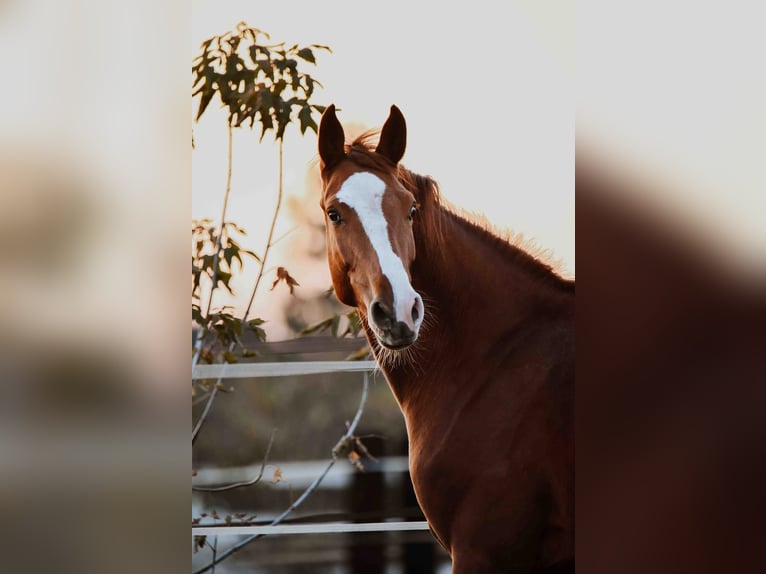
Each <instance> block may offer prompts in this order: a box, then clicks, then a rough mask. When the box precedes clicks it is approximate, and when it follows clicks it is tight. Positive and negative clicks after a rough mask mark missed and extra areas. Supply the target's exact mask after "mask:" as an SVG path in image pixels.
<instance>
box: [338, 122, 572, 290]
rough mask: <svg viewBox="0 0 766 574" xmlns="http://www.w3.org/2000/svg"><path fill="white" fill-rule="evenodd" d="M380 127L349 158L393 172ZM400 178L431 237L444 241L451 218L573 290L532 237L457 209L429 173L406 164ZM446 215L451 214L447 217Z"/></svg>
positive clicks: (351, 148) (360, 139)
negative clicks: (380, 149)
mask: <svg viewBox="0 0 766 574" xmlns="http://www.w3.org/2000/svg"><path fill="white" fill-rule="evenodd" d="M379 133H380V132H379V130H377V129H373V130H368V131H366V132H364V133H362V134H361V135H359V136H357V137H356V138H355V139H354V140H353V141H352V142H351V143H350V144H347V145H346V155H347V157H348V159H350V160H351V161H352V162H354V163H355V164H356V165H358V166H360V167H363V168H365V169H369V170H372V171H378V172H390V171H391V169H392V164H391V161H390V160H389V159H388V158H386V157H384V156H382V155H380V154H377V153H375V144H376V140H377V136H378V135H379ZM396 169H397V178H398V179H399V181H400V182H401V183H402V185H404V186H405V187H406V188H407V189H408V190H409V191H410V192H412V193H413V195H415V198H416V199H417V201H418V204H419V209H418V218H419V219H420V221H421V223H422V225H423V226H424V227H425V228H426V229H427V232H428V233H429V235H430V236H432V237H435V238H436V239H437V241H441V242H443V238H444V233H445V226H446V225H447V224H448V222H449V221H450V220H451V221H452V222H454V223H455V224H456V225H459V226H461V227H463V228H464V229H468V230H470V231H473V232H474V233H475V234H476V235H478V236H480V237H481V238H482V239H483V240H484V241H485V242H487V243H488V244H489V245H493V246H494V247H495V248H497V249H499V250H501V251H503V252H504V253H505V254H506V255H507V256H508V257H509V259H511V260H513V261H515V262H516V263H518V264H519V265H520V266H521V267H523V268H525V269H527V270H528V271H530V272H531V273H532V274H533V275H535V276H537V277H539V278H540V279H542V280H544V281H552V282H553V283H555V284H556V285H558V286H560V287H563V288H565V289H567V290H571V291H574V286H575V283H574V280H570V279H565V278H564V277H562V271H561V269H562V268H563V264H562V262H561V261H560V260H557V259H554V258H553V256H552V253H551V251H550V250H548V249H544V248H542V247H540V246H539V245H538V244H537V243H536V242H535V241H534V240H533V239H529V238H525V237H524V234H523V233H521V232H514V231H512V230H502V229H499V228H498V227H496V226H495V225H493V224H492V223H491V222H490V221H489V220H488V219H487V218H486V216H484V215H481V214H477V213H473V212H470V211H467V210H465V209H462V208H458V207H456V206H454V205H452V204H451V203H450V202H448V201H447V200H445V199H444V198H443V196H442V194H441V190H440V189H439V184H438V183H437V182H436V181H435V180H434V179H433V178H432V177H431V176H428V175H421V174H418V173H415V172H413V171H410V170H409V169H407V168H406V167H404V166H403V165H401V164H399V165H398V166H397V167H396ZM444 215H447V216H448V217H446V218H445V217H444Z"/></svg>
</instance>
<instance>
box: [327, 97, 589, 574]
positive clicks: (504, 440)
mask: <svg viewBox="0 0 766 574" xmlns="http://www.w3.org/2000/svg"><path fill="white" fill-rule="evenodd" d="M369 139H370V138H369V134H368V135H367V136H362V137H360V138H357V140H355V141H354V142H353V143H351V144H350V145H346V142H345V135H344V132H343V127H342V126H341V124H340V122H339V121H338V118H337V116H336V113H335V107H334V106H329V107H328V108H327V109H326V110H325V112H324V114H323V116H322V120H321V123H320V127H319V156H320V167H321V177H322V184H323V190H322V199H321V206H322V209H323V210H324V211H325V214H326V217H327V220H326V233H327V257H328V262H329V266H330V272H331V275H332V283H333V287H334V290H335V294H336V295H337V297H338V299H339V300H340V301H341V302H342V303H344V304H346V305H349V306H352V307H356V308H357V310H358V312H359V315H360V317H361V318H362V323H363V325H364V328H365V331H366V334H367V339H368V340H369V342H370V345H371V347H372V349H373V352H374V354H375V357H376V359H377V361H378V363H379V365H380V368H381V370H382V371H383V373H384V374H385V376H386V379H387V380H388V382H389V384H390V386H391V389H392V390H393V393H394V395H395V397H396V400H397V401H398V403H399V406H400V407H401V410H402V412H403V413H404V417H405V421H406V425H407V434H408V437H409V444H410V448H409V457H410V472H411V476H412V481H413V485H414V487H415V493H416V495H417V498H418V502H419V503H420V506H421V507H422V509H423V513H424V514H425V516H426V519H427V520H428V524H429V526H430V528H431V531H432V532H433V535H434V536H435V537H436V538H437V540H438V541H439V542H440V543H441V544H442V546H444V548H445V549H446V550H447V551H448V552H449V553H450V555H451V557H452V562H453V572H454V573H455V574H483V573H487V574H489V573H503V574H506V573H517V572H518V573H522V572H524V573H526V572H543V571H550V572H553V571H557V572H559V571H561V572H563V571H574V433H573V418H574V363H575V335H574V291H575V289H574V282H573V281H567V280H564V279H562V278H561V277H559V276H557V275H556V274H555V273H554V272H553V271H552V269H551V268H550V267H549V266H547V265H545V264H543V263H542V262H540V261H538V260H537V259H535V258H534V257H533V256H531V255H530V254H529V253H527V252H525V251H523V250H522V249H520V248H518V247H516V246H514V245H512V244H511V243H510V242H508V241H507V240H505V239H503V238H501V237H499V236H498V235H496V234H495V233H493V232H491V231H490V230H489V229H488V228H487V227H486V226H483V225H479V224H476V223H474V222H471V221H469V220H468V219H467V218H465V217H463V216H461V215H459V214H458V213H457V212H456V211H455V210H452V209H450V208H448V207H447V206H445V205H444V203H443V201H442V200H441V197H440V193H439V190H438V187H437V185H436V183H435V182H434V181H433V180H432V179H431V178H429V177H426V176H422V175H417V174H415V173H413V172H411V171H409V170H407V169H406V168H404V167H403V166H401V165H400V164H399V161H400V160H401V158H402V156H403V155H404V151H405V146H406V139H407V138H406V124H405V120H404V116H403V115H402V113H401V112H400V111H399V109H398V108H397V107H396V106H392V107H391V111H390V114H389V116H388V119H387V120H386V122H385V124H384V125H383V128H382V130H381V132H380V138H379V141H378V144H377V146H376V147H375V148H373V147H372V146H370V145H369V143H368V142H369Z"/></svg>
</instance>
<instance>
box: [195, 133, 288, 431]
mask: <svg viewBox="0 0 766 574" xmlns="http://www.w3.org/2000/svg"><path fill="white" fill-rule="evenodd" d="M230 129H231V128H230ZM229 133H231V132H229ZM283 149H284V144H283V142H282V140H281V139H280V140H279V186H278V188H277V204H276V206H275V207H274V215H273V216H272V218H271V226H270V227H269V235H268V236H267V238H266V248H265V249H264V250H263V257H261V261H260V263H261V266H260V269H259V270H258V277H257V278H256V280H255V285H254V286H253V291H252V293H251V294H250V301H248V303H247V308H246V309H245V314H244V316H243V318H242V322H243V323H244V322H247V318H248V316H249V315H250V310H251V309H252V306H253V301H255V294H256V293H257V292H258V287H259V286H260V284H261V279H262V278H263V272H264V270H265V269H266V260H267V259H268V257H269V251H270V250H271V247H272V245H273V238H274V228H275V227H276V224H277V217H278V216H279V210H280V208H281V207H282V158H283ZM229 157H230V158H231V154H230V155H229ZM229 167H231V166H229ZM229 172H230V173H231V170H229ZM217 253H218V251H216V254H217ZM209 310H210V306H209V304H208V311H209ZM202 336H203V333H200V336H199V338H198V339H197V343H198V344H199V350H200V351H201V349H202ZM235 346H236V345H235V343H233V342H232V343H230V344H229V352H231V351H233V350H234V348H235ZM194 357H195V360H194V361H193V362H192V368H193V367H194V365H196V363H197V359H198V357H199V352H197V351H196V350H195V354H194ZM221 380H222V379H221V378H220V377H219V379H218V380H217V381H216V384H215V386H214V387H213V392H212V393H211V394H210V398H209V399H208V402H207V404H206V405H205V409H204V410H203V411H202V415H201V416H200V418H199V420H198V421H197V424H196V425H194V430H193V431H192V445H193V444H194V442H195V441H196V440H197V435H198V434H199V431H200V429H201V428H202V425H203V424H204V423H205V420H206V419H207V415H208V413H209V412H210V408H211V407H212V406H213V401H214V400H215V397H216V395H217V394H218V385H219V384H220V382H221Z"/></svg>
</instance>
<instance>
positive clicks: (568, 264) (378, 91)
mask: <svg viewBox="0 0 766 574" xmlns="http://www.w3.org/2000/svg"><path fill="white" fill-rule="evenodd" d="M546 4H547V7H546V8H544V9H543V8H537V7H536V6H537V4H536V3H534V2H515V3H512V4H508V3H502V4H499V3H497V2H489V1H486V0H480V1H478V2H476V1H474V2H470V3H467V2H466V3H453V5H452V6H449V5H446V4H444V5H439V7H438V9H437V10H434V9H428V8H426V7H423V6H421V5H420V4H418V3H414V2H401V1H393V2H387V3H385V4H376V5H373V4H370V5H366V4H365V3H362V2H356V3H351V2H307V1H303V0H301V1H298V2H291V3H290V4H289V10H286V9H285V7H286V6H287V4H285V3H252V2H243V1H230V2H227V1H221V0H215V1H202V0H198V1H196V2H194V12H193V37H192V42H191V52H190V60H191V58H192V57H194V56H196V55H197V54H198V53H199V45H200V43H201V42H202V41H203V40H204V39H206V38H208V37H210V36H212V35H215V34H221V33H223V32H225V31H227V30H230V29H233V28H234V27H235V26H236V24H237V22H239V21H241V20H244V21H246V22H247V23H248V24H249V25H250V26H252V27H255V28H259V29H261V30H263V31H265V32H268V33H269V34H270V35H271V40H272V41H275V42H276V41H285V42H287V43H288V44H293V43H297V44H300V45H307V44H323V45H328V46H330V47H331V48H332V50H333V53H327V52H318V53H317V66H316V67H313V66H308V67H306V71H307V72H308V73H310V74H311V75H312V76H314V77H315V78H317V79H318V80H319V81H320V82H322V84H323V85H324V89H320V90H318V91H317V92H316V93H315V99H314V102H315V103H318V104H324V105H327V104H330V103H335V105H336V106H337V107H338V108H339V112H338V116H339V119H340V121H341V123H343V124H344V125H348V124H351V123H353V124H357V125H358V124H361V125H363V126H364V127H380V126H381V124H382V123H383V121H385V119H386V116H387V114H388V110H389V107H390V106H391V104H396V105H397V106H399V108H400V109H401V110H402V112H403V113H404V115H405V118H406V119H407V126H408V147H407V151H406V153H405V156H404V159H403V163H404V164H405V165H406V166H407V167H408V168H410V169H411V170H413V171H415V172H419V173H424V174H429V175H431V176H432V177H434V178H435V179H436V180H437V181H438V182H439V184H440V186H441V189H442V193H443V194H444V196H445V197H446V198H447V199H448V200H449V201H451V202H452V203H453V204H455V205H457V206H459V207H462V208H465V209H467V210H470V211H473V212H478V213H481V214H483V215H485V216H486V217H487V218H488V219H489V220H490V221H491V222H492V223H494V224H495V225H497V226H499V227H501V228H509V229H512V230H513V231H516V232H523V233H524V235H525V236H526V237H529V238H533V239H534V240H535V241H536V243H537V244H538V245H540V246H541V247H544V248H547V249H550V250H551V251H552V254H553V256H554V257H555V258H557V259H559V260H560V261H561V262H562V263H563V269H564V270H565V271H566V272H567V273H568V274H569V275H574V268H575V261H574V253H575V251H574V247H575V242H574V231H575V224H574V120H575V94H574V7H573V3H566V2H553V3H551V2H549V3H546ZM430 6H433V4H430ZM217 107H218V104H217V102H216V101H215V100H214V102H213V103H211V105H210V109H209V110H208V111H207V112H206V114H205V115H204V116H203V118H202V120H201V121H200V123H199V124H194V136H195V143H196V150H195V151H194V152H193V198H192V199H193V203H192V216H193V217H195V218H199V217H210V218H212V219H214V220H217V219H218V218H219V216H220V210H221V201H222V198H223V192H224V185H225V176H226V127H225V118H224V114H223V112H222V111H219V110H218V109H217ZM258 135H259V132H258V131H257V130H256V131H253V132H251V131H250V130H249V128H242V129H239V130H236V131H235V136H234V150H235V155H234V163H233V165H234V174H233V180H232V190H231V198H230V201H229V210H228V218H229V219H231V220H234V221H236V222H237V223H238V224H239V225H241V226H242V227H244V228H245V229H246V230H248V232H249V240H250V241H252V244H250V243H248V247H250V248H251V249H253V250H254V251H256V252H258V253H260V252H261V251H262V249H263V248H262V245H263V243H264V241H265V235H266V231H267V228H268V221H269V218H270V215H271V212H272V209H273V205H274V201H275V197H276V181H277V148H276V145H274V144H273V143H272V141H273V137H272V136H270V135H267V136H266V137H265V138H264V141H263V143H262V144H258ZM315 158H316V135H315V134H314V133H313V132H307V134H306V135H305V136H304V137H301V136H300V133H299V131H298V130H297V128H295V127H292V128H290V129H289V131H288V133H287V135H286V138H285V192H286V195H287V200H288V201H289V198H293V200H298V201H309V202H310V203H312V204H313V205H312V207H313V206H316V209H317V210H319V207H318V201H319V197H318V196H317V197H315V198H311V197H310V198H309V199H306V198H307V197H308V196H307V185H306V182H307V173H308V169H309V167H310V164H311V162H312V161H314V160H315ZM295 225H296V224H295V222H293V221H290V220H289V214H288V213H287V212H283V215H282V217H281V220H280V223H279V225H278V229H277V236H279V235H280V234H281V233H284V232H286V231H288V230H290V229H292V228H293V227H295ZM299 233H300V229H298V230H296V231H294V234H299ZM285 243H288V242H285ZM281 245H282V244H280V246H281ZM289 255H290V254H289V253H284V252H280V250H279V249H277V250H275V251H274V253H273V259H271V261H270V263H271V264H272V265H284V266H286V267H288V268H289V269H291V272H293V274H294V275H296V276H297V278H298V279H299V281H301V280H303V281H304V282H305V281H317V282H319V283H321V284H322V285H323V286H325V287H326V286H329V273H327V272H326V270H325V271H323V270H313V271H312V270H301V269H295V270H293V269H292V268H291V266H290V259H289ZM270 266H271V265H269V266H267V267H270ZM254 271H255V265H252V266H251V273H254ZM301 272H303V275H304V276H303V278H301V277H300V275H301ZM322 273H324V276H323V275H322ZM267 276H268V277H271V275H267ZM269 283H270V282H269ZM237 285H238V291H239V297H238V298H237V301H238V303H239V304H240V305H241V300H242V299H245V300H246V299H247V297H248V295H249V291H250V288H251V285H252V276H251V275H250V273H246V274H243V276H242V277H241V278H240V279H239V281H238V284H237ZM302 285H304V283H302ZM265 287H266V288H268V287H269V284H266V285H265ZM273 297H277V298H278V297H281V294H276V292H275V293H274V294H271V293H267V292H266V289H264V290H263V292H262V293H261V295H259V297H258V302H259V309H257V310H256V311H257V313H259V314H261V315H264V316H266V315H268V313H269V312H270V310H272V309H273V308H274V307H275V306H276V305H275V303H276V300H274V299H273Z"/></svg>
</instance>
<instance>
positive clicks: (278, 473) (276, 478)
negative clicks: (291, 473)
mask: <svg viewBox="0 0 766 574" xmlns="http://www.w3.org/2000/svg"><path fill="white" fill-rule="evenodd" d="M282 480H284V479H283V478H282V471H281V470H280V469H279V468H277V469H275V470H274V476H273V477H272V478H271V484H276V483H278V482H281V481H282Z"/></svg>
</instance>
